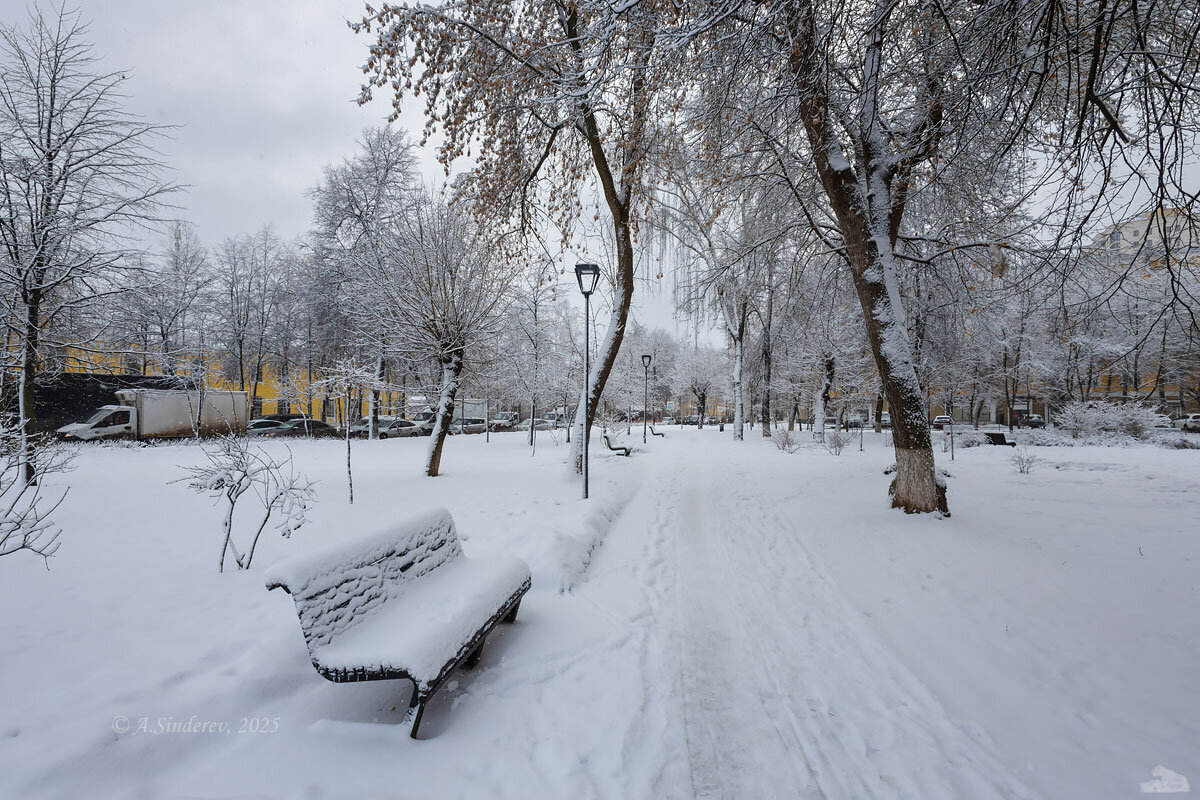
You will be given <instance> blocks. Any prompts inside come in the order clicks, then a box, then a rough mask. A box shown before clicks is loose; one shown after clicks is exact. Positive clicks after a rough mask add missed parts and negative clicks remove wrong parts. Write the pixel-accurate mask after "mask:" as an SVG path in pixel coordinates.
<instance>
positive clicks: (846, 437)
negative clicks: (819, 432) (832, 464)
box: [825, 431, 850, 456]
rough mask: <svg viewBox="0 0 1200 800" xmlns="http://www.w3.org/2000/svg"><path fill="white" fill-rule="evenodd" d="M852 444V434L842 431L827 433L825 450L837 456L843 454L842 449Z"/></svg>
mask: <svg viewBox="0 0 1200 800" xmlns="http://www.w3.org/2000/svg"><path fill="white" fill-rule="evenodd" d="M849 443H850V434H848V433H844V432H842V431H827V432H826V433H825V449H826V450H828V451H829V452H831V453H833V454H834V455H835V456H840V455H841V454H842V449H843V448H845V446H846V445H847V444H849Z"/></svg>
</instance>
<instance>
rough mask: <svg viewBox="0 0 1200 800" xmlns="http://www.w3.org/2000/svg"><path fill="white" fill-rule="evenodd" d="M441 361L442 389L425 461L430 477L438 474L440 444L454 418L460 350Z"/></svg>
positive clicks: (459, 372) (461, 366)
mask: <svg viewBox="0 0 1200 800" xmlns="http://www.w3.org/2000/svg"><path fill="white" fill-rule="evenodd" d="M441 361H442V390H441V392H440V393H439V395H438V405H437V413H436V416H435V417H434V421H433V435H432V436H431V437H430V441H429V458H428V459H427V460H426V462H425V474H426V475H428V476H429V477H431V478H436V477H437V476H438V470H439V469H441V466H442V445H443V444H444V443H445V441H446V435H447V434H448V433H450V423H451V422H452V421H453V420H454V398H455V396H456V395H457V394H458V377H459V375H461V374H462V368H463V362H462V352H461V351H455V352H452V353H450V354H448V355H445V356H443V357H442V359H441Z"/></svg>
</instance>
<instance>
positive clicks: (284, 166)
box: [0, 0, 688, 334]
mask: <svg viewBox="0 0 1200 800" xmlns="http://www.w3.org/2000/svg"><path fill="white" fill-rule="evenodd" d="M68 2H70V0H68ZM69 7H70V6H69ZM77 7H78V8H79V9H80V11H81V12H82V15H83V18H84V19H85V21H88V22H89V23H90V26H91V28H90V35H89V39H90V40H91V42H92V43H93V45H94V48H95V54H96V56H98V57H99V58H100V59H101V66H102V68H103V69H106V70H122V71H125V72H126V73H127V75H128V81H127V82H126V83H125V85H124V90H125V92H126V94H127V95H128V105H127V107H128V109H129V110H130V111H131V112H133V113H135V114H137V115H139V116H141V117H143V118H145V119H146V120H147V121H149V122H155V123H161V124H167V125H176V126H179V127H178V128H176V129H175V130H173V131H172V133H171V138H170V140H169V141H167V142H165V143H164V146H163V151H164V156H165V158H166V161H167V162H168V163H169V164H170V165H171V167H172V168H173V169H174V170H175V175H174V179H175V181H176V182H178V183H181V184H186V185H187V188H186V191H184V192H182V193H180V194H178V195H176V196H175V199H174V201H173V202H174V203H175V204H177V205H178V206H180V207H181V208H180V210H179V211H178V212H177V213H178V216H180V217H182V218H183V219H185V220H187V221H189V222H191V223H193V224H194V225H195V226H196V228H197V232H198V234H199V235H200V238H201V240H202V241H204V242H205V243H206V244H208V245H209V246H213V245H216V244H217V243H219V242H220V241H221V240H222V239H224V238H225V237H227V236H234V235H236V234H239V233H250V232H253V231H255V230H257V229H259V228H260V227H262V226H263V225H266V224H271V225H272V226H274V228H275V231H276V232H277V233H278V234H279V235H280V236H281V237H283V238H285V239H292V238H294V237H297V236H300V235H302V234H303V233H305V232H306V231H307V230H308V228H309V225H310V222H311V202H310V200H309V197H308V194H307V192H308V190H309V189H311V188H312V187H313V186H314V185H315V184H316V183H317V181H318V180H319V179H320V175H321V168H322V167H323V166H324V165H326V164H331V163H336V162H338V161H340V160H341V159H343V158H345V157H347V156H350V155H352V154H353V153H354V151H355V149H356V143H357V140H358V137H359V134H360V133H361V132H362V130H363V129H364V128H366V127H369V126H372V125H381V124H384V123H385V122H386V120H387V114H388V111H389V110H390V107H391V99H390V98H389V97H383V96H381V97H378V98H376V99H375V100H374V101H373V102H371V103H370V104H368V105H366V106H359V105H358V104H357V103H356V102H355V98H356V97H357V96H358V93H359V88H360V85H361V81H362V78H363V77H364V76H363V74H362V69H361V68H362V64H363V62H364V61H365V60H366V59H365V54H366V41H367V40H366V38H365V37H361V36H358V35H356V34H354V33H353V32H352V31H351V30H350V29H349V28H348V27H347V25H346V21H347V20H348V19H356V18H358V17H360V16H361V14H362V13H363V10H364V3H363V2H362V1H361V0H241V1H240V2H234V1H233V0H191V1H190V2H189V1H187V0H79V4H78V6H77ZM43 8H46V9H49V8H51V6H50V5H49V4H48V3H47V4H44V5H43ZM25 9H26V6H24V5H23V4H22V3H21V2H20V1H19V0H17V2H13V0H0V19H3V21H4V23H5V24H13V23H16V24H18V25H23V24H24V21H25V20H24V16H25V13H26V11H25ZM396 124H397V125H399V126H401V127H404V128H406V129H407V130H409V131H410V133H412V134H413V138H414V140H419V138H420V131H421V128H422V126H423V124H424V120H423V117H422V115H421V108H420V105H419V104H416V103H409V104H408V107H407V108H406V113H405V115H404V116H403V117H402V118H401V119H400V120H399V121H398V122H397V123H396ZM419 163H420V164H421V169H422V172H423V175H424V178H425V180H426V182H427V183H428V184H430V185H440V184H441V183H442V182H443V179H444V178H443V173H442V168H441V167H440V166H439V165H438V164H437V163H436V161H435V159H434V157H433V154H432V153H431V152H429V151H423V152H422V153H421V154H420V159H419ZM600 257H601V256H600V255H599V254H588V253H586V252H579V253H572V254H569V255H568V256H567V257H566V258H565V259H564V262H565V264H566V265H567V270H568V272H569V271H570V267H571V266H572V265H573V264H574V262H575V261H576V260H598V259H599V258H600ZM655 283H657V284H659V285H658V286H656V287H654V288H655V289H657V291H647V288H648V287H646V286H645V285H639V289H638V291H637V292H636V293H635V303H634V314H635V316H636V317H637V318H640V319H641V320H642V321H643V323H644V324H649V325H650V326H652V327H659V326H661V327H666V328H668V329H672V330H678V332H679V333H681V334H686V332H687V331H688V326H687V325H682V326H677V325H676V324H675V322H674V320H673V319H672V313H671V301H670V294H671V292H670V286H669V283H670V277H669V276H666V277H664V279H663V280H662V281H656V282H655ZM572 299H573V300H577V299H578V298H572Z"/></svg>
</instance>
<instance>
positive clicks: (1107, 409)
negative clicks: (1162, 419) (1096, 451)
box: [1056, 401, 1158, 441]
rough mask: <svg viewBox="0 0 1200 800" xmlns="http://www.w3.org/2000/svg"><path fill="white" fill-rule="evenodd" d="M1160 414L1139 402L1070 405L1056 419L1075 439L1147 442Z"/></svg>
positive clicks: (1064, 407) (1060, 427)
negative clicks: (1090, 438)
mask: <svg viewBox="0 0 1200 800" xmlns="http://www.w3.org/2000/svg"><path fill="white" fill-rule="evenodd" d="M1157 418H1158V414H1157V413H1156V412H1154V411H1152V410H1150V409H1148V408H1145V407H1143V406H1140V405H1137V404H1136V403H1121V404H1114V403H1103V402H1094V401H1093V402H1087V403H1069V404H1067V405H1065V406H1063V408H1062V409H1061V410H1060V411H1059V412H1058V414H1057V416H1056V420H1057V425H1058V427H1059V429H1061V430H1063V431H1066V432H1067V433H1069V434H1070V435H1071V436H1072V437H1073V438H1075V439H1079V438H1082V437H1085V436H1097V435H1099V436H1126V437H1129V438H1130V439H1137V440H1139V441H1145V440H1147V439H1149V438H1150V435H1151V433H1152V432H1153V431H1154V426H1155V423H1156V422H1157Z"/></svg>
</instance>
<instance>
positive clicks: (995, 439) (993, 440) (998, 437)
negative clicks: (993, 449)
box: [983, 431, 1017, 447]
mask: <svg viewBox="0 0 1200 800" xmlns="http://www.w3.org/2000/svg"><path fill="white" fill-rule="evenodd" d="M983 435H984V436H986V437H987V439H988V444H999V445H1008V446H1009V447H1016V446H1017V443H1016V442H1010V441H1008V439H1006V438H1004V434H1003V433H999V432H996V431H984V432H983Z"/></svg>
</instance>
